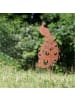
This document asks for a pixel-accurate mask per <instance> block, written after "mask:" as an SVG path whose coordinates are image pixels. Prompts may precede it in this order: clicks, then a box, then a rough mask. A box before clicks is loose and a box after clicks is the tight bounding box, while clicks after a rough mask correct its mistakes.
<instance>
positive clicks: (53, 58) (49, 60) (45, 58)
mask: <svg viewBox="0 0 75 100" xmlns="http://www.w3.org/2000/svg"><path fill="white" fill-rule="evenodd" d="M40 33H41V35H42V36H44V43H43V44H42V45H41V47H40V51H39V52H38V63H37V66H38V67H39V68H49V67H50V78H51V72H52V71H51V68H52V66H53V64H55V63H56V62H57V60H58V58H59V48H58V45H57V42H56V40H55V38H54V36H53V35H52V34H51V33H50V32H49V30H48V28H46V27H45V26H44V22H42V25H41V26H40Z"/></svg>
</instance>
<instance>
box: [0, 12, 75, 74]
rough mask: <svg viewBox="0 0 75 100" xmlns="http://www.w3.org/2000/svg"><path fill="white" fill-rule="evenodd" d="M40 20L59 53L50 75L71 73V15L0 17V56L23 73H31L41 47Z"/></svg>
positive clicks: (74, 32)
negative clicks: (53, 39)
mask: <svg viewBox="0 0 75 100" xmlns="http://www.w3.org/2000/svg"><path fill="white" fill-rule="evenodd" d="M42 20H44V21H45V22H46V26H47V27H48V28H49V30H50V32H52V34H53V35H54V36H55V37H56V41H57V43H58V45H59V49H60V59H59V61H58V62H57V64H55V65H54V67H53V69H54V71H55V72H65V71H70V72H71V71H75V64H74V59H75V58H74V55H75V39H74V38H75V14H72V13H70V14H69V13H67V14H58V13H40V14H39V13H35V14H31V13H29V14H26V13H25V14H18V13H16V14H12V13H7V14H0V53H3V54H4V55H8V56H9V57H10V58H13V59H16V60H17V61H18V62H19V64H20V67H21V68H23V69H25V70H27V69H29V68H32V69H35V66H36V63H37V60H38V57H37V53H38V50H39V47H40V45H41V43H43V37H42V36H41V35H40V33H39V26H40V23H41V21H42Z"/></svg>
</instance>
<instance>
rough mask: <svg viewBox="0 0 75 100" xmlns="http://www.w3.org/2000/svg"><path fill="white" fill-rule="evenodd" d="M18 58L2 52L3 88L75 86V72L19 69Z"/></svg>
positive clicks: (1, 82) (1, 75) (1, 74)
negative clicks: (63, 72)
mask: <svg viewBox="0 0 75 100" xmlns="http://www.w3.org/2000/svg"><path fill="white" fill-rule="evenodd" d="M17 67H18V63H17V62H16V60H13V59H11V58H9V57H8V56H4V55H3V54H2V53H0V87H1V88H2V87H3V88H4V87H5V88H7V87H8V88H57V87H58V88H62V87H63V88H71V87H75V74H68V75H64V74H62V73H58V74H55V73H52V75H51V79H50V71H49V70H40V69H37V70H35V71H34V70H31V69H29V70H28V71H24V70H22V69H20V70H17Z"/></svg>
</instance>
